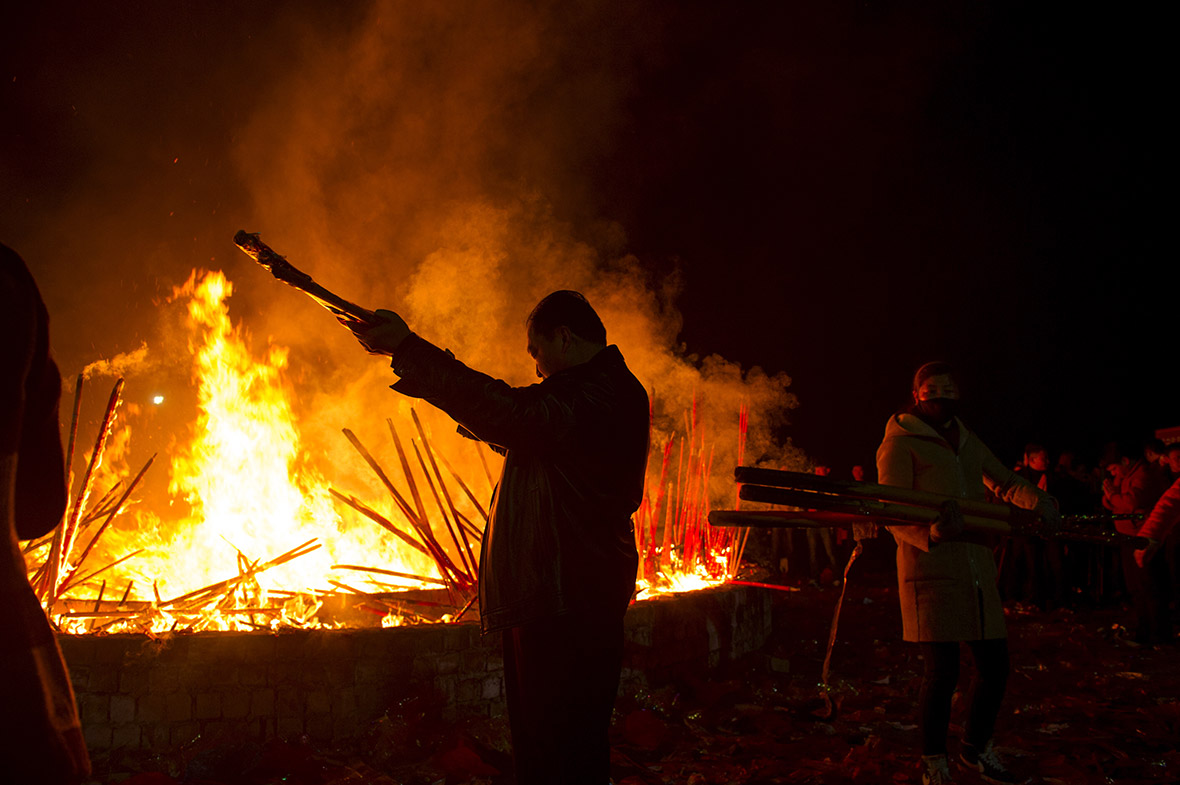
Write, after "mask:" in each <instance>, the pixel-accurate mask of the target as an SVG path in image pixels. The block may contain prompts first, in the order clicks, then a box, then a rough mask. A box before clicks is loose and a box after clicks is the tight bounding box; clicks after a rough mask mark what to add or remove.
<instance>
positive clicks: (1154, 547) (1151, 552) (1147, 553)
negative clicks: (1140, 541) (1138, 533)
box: [1135, 538, 1160, 569]
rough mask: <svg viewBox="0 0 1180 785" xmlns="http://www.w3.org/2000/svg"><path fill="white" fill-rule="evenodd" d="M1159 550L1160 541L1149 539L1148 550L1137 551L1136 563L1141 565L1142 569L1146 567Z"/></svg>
mask: <svg viewBox="0 0 1180 785" xmlns="http://www.w3.org/2000/svg"><path fill="white" fill-rule="evenodd" d="M1159 549H1160V541H1159V540H1152V539H1150V538H1149V539H1148V540H1147V547H1146V548H1140V549H1139V550H1137V551H1135V563H1136V564H1138V565H1139V567H1140V569H1142V568H1143V567H1146V566H1147V563H1148V562H1150V561H1151V557H1152V556H1155V552H1156V551H1158V550H1159Z"/></svg>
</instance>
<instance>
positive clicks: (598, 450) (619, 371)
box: [354, 291, 648, 785]
mask: <svg viewBox="0 0 1180 785" xmlns="http://www.w3.org/2000/svg"><path fill="white" fill-rule="evenodd" d="M377 315H378V317H379V318H380V319H381V322H380V323H379V324H378V325H376V326H374V327H372V328H371V329H361V328H354V332H356V333H357V337H358V339H359V340H360V341H361V343H362V344H363V345H364V346H365V347H366V348H367V349H369V351H371V352H374V353H378V354H388V355H390V356H391V357H392V367H393V370H394V373H396V374H397V375H398V376H399V377H401V379H400V381H398V382H397V384H395V385H393V389H394V390H396V391H397V392H400V393H402V394H404V395H409V396H412V397H415V398H422V399H423V400H426V401H428V402H429V403H431V404H433V405H434V406H437V407H438V408H439V409H442V410H443V411H444V412H446V413H447V414H449V415H450V416H451V417H452V418H454V419H455V420H456V421H457V422H458V423H459V424H460V425H461V426H462V427H463V428H465V429H467V431H469V432H470V433H471V434H474V435H475V436H476V437H477V438H479V439H481V440H483V441H485V442H487V443H489V444H491V445H496V446H498V447H500V448H503V449H505V450H506V455H505V460H504V468H503V470H502V472H501V475H500V481H499V483H498V484H497V486H496V491H495V496H494V498H493V500H492V510H491V515H490V517H489V519H488V525H487V530H486V532H485V533H484V538H483V544H482V549H481V554H480V570H479V605H480V614H481V619H482V625H483V629H484V632H497V631H498V632H501V634H502V637H503V645H504V674H505V686H506V693H507V698H508V719H509V724H510V726H511V729H512V746H513V755H514V758H515V760H516V781H517V783H519V785H541V783H544V784H545V785H553V784H554V783H568V785H578V784H579V783H593V785H603V784H604V783H606V782H607V781H608V779H609V776H610V773H609V769H610V746H609V742H608V740H607V730H608V729H609V726H610V718H611V710H612V707H613V705H614V699H615V694H616V693H617V691H618V685H619V674H620V670H621V668H622V656H623V615H624V613H625V612H626V610H627V605H628V603H629V602H630V599H631V595H632V594H633V593H634V590H635V574H636V568H637V567H638V563H639V558H638V554H637V553H636V549H635V536H634V533H633V530H632V524H631V515H632V513H634V512H635V510H636V509H637V508H638V506H639V502H640V500H641V498H642V495H643V482H644V475H645V471H646V464H647V448H648V398H647V392H646V391H645V390H644V388H643V385H641V384H640V383H639V381H638V380H637V379H636V378H635V377H634V376H633V375H632V374H631V371H629V370H628V369H627V365H626V363H625V362H624V361H623V355H622V354H620V353H619V350H618V348H617V347H615V346H608V345H607V343H606V329H605V328H604V327H603V325H602V321H601V320H600V319H599V318H598V314H597V313H595V312H594V309H593V308H591V307H590V303H588V302H587V301H586V298H584V297H583V296H582V295H580V294H578V293H577V292H571V291H559V292H554V293H553V294H550V295H548V296H547V297H545V298H544V299H543V300H541V302H540V303H539V304H538V305H537V307H536V308H534V309H533V312H532V313H531V314H530V315H529V317H528V320H527V322H526V333H527V337H528V352H529V354H530V355H531V356H532V358H533V360H534V361H535V362H536V368H537V376H539V377H540V378H541V379H542V381H541V382H540V383H539V384H534V385H531V386H528V387H510V386H509V385H507V384H506V383H504V382H502V381H499V380H497V379H494V378H492V377H491V376H487V375H485V374H482V373H479V372H478V371H474V370H472V369H470V368H468V367H467V366H465V365H463V364H462V363H461V362H459V361H458V360H456V359H455V358H454V357H452V356H450V355H449V354H448V353H447V352H444V351H443V350H441V349H439V348H437V347H435V346H434V345H432V344H430V343H428V342H427V341H425V340H423V339H422V338H420V337H419V336H417V335H415V334H414V333H412V332H410V330H409V328H408V327H407V326H406V323H405V322H404V321H403V320H402V319H401V317H400V316H398V315H397V314H395V313H393V312H391V311H378V312H377Z"/></svg>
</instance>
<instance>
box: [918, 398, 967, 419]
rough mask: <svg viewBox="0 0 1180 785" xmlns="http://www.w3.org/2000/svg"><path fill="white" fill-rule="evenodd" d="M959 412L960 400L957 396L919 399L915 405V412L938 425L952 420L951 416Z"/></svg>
mask: <svg viewBox="0 0 1180 785" xmlns="http://www.w3.org/2000/svg"><path fill="white" fill-rule="evenodd" d="M958 413H959V400H958V399H957V398H928V399H926V400H925V401H918V403H917V404H916V405H915V406H914V414H916V415H918V416H919V417H921V418H922V419H923V420H926V421H927V422H932V423H935V424H937V425H942V424H944V423H947V422H950V420H951V418H953V417H955V416H956V415H958Z"/></svg>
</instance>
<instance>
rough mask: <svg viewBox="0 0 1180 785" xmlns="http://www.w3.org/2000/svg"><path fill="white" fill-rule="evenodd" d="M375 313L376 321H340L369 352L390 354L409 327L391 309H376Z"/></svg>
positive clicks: (402, 339) (408, 331)
mask: <svg viewBox="0 0 1180 785" xmlns="http://www.w3.org/2000/svg"><path fill="white" fill-rule="evenodd" d="M375 315H376V316H377V321H375V322H371V323H368V324H361V323H358V322H352V321H345V320H344V319H341V320H340V323H341V324H343V325H344V326H345V327H347V328H348V329H349V330H351V331H352V334H353V335H355V336H356V339H357V340H358V341H359V342H360V344H361V346H363V347H365V350H366V351H368V352H369V354H384V355H392V354H393V352H394V350H396V349H397V347H398V345H400V344H401V342H402V341H404V340H405V339H406V336H408V335H409V334H410V328H409V326H408V325H406V322H405V320H404V319H402V318H401V317H400V316H398V315H397V314H396V313H394V312H393V311H386V310H378V311H377V312H376V314H375Z"/></svg>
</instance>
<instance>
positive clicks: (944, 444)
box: [877, 362, 1057, 785]
mask: <svg viewBox="0 0 1180 785" xmlns="http://www.w3.org/2000/svg"><path fill="white" fill-rule="evenodd" d="M912 394H913V404H912V405H911V406H910V407H909V408H908V409H906V410H904V411H901V412H898V413H897V414H894V415H893V416H892V417H890V418H889V422H888V424H887V425H886V426H885V438H884V439H883V440H882V442H881V446H880V447H879V448H878V449H877V476H878V477H879V478H880V480H879V482H880V483H881V484H882V485H892V486H896V487H898V488H909V489H913V490H918V491H929V492H933V493H940V494H946V495H950V496H957V497H961V498H963V499H968V500H977V501H983V500H985V498H986V495H987V492H988V491H991V493H993V494H994V495H995V496H997V497H999V498H1000V499H1002V500H1003V501H1006V502H1011V503H1013V504H1016V505H1018V506H1020V507H1025V508H1029V509H1033V508H1035V509H1036V510H1038V511H1039V512H1040V513H1041V515H1042V517H1043V518H1044V519H1046V520H1047V521H1048V522H1049V523H1050V524H1051V525H1055V524H1056V523H1057V510H1056V506H1055V504H1054V503H1053V501H1052V498H1051V497H1049V496H1048V494H1046V493H1044V492H1043V491H1041V490H1039V489H1038V488H1036V487H1035V486H1033V485H1031V484H1029V483H1028V482H1027V481H1025V480H1023V479H1021V478H1020V477H1018V476H1017V475H1016V474H1015V473H1014V472H1013V471H1012V470H1011V469H1009V468H1007V467H1006V466H1005V465H1004V464H1002V463H1001V462H1000V461H999V460H998V459H997V458H996V457H995V455H993V454H992V452H991V450H989V449H988V448H987V447H986V446H985V445H984V443H983V442H982V441H980V439H979V437H978V436H976V435H975V434H974V433H973V432H972V431H971V430H969V429H968V428H967V426H966V425H964V424H963V422H962V421H961V420H960V419H959V418H958V416H957V413H958V407H959V384H958V380H957V378H956V376H955V372H954V370H953V368H952V367H951V366H950V365H948V364H946V363H938V362H936V363H927V364H926V365H923V366H922V367H921V368H919V369H918V371H917V373H916V374H915V375H914V382H913V392H912ZM889 531H890V532H891V533H892V534H893V536H894V538H895V539H896V540H897V546H898V547H897V582H898V596H899V599H900V602H901V618H902V633H903V637H904V638H905V640H907V641H913V642H916V643H918V644H920V645H921V647H922V658H923V660H924V662H925V673H924V674H923V677H922V687H921V691H920V693H919V696H918V703H919V725H920V728H921V733H922V765H923V768H924V771H923V777H922V781H923V783H926V785H941V784H942V783H947V782H950V781H951V780H950V769H949V764H948V760H947V743H946V741H947V740H946V737H947V728H948V725H949V724H950V711H951V697H952V696H953V695H954V692H955V687H956V685H957V684H958V681H959V648H960V644H961V643H966V644H967V647H968V649H969V650H970V651H971V656H972V659H973V660H974V661H975V676H974V678H973V679H972V682H971V688H970V697H969V699H968V703H969V707H970V708H969V709H968V716H967V726H966V731H965V734H964V737H963V741H962V744H961V746H960V755H959V760H960V761H961V762H962V763H963V764H964V765H966V766H968V767H969V768H971V769H973V770H976V771H978V772H980V773H981V774H982V775H984V776H985V777H986V778H990V779H989V781H990V782H1000V783H1005V782H1016V779H1015V778H1014V777H1013V776H1012V775H1011V774H1010V773H1009V772H1008V771H1007V769H1006V768H1005V767H1004V765H1003V763H1002V762H1001V761H1000V759H999V758H998V756H996V754H995V753H994V752H993V751H992V733H993V731H994V729H995V723H996V718H997V716H998V714H999V710H1000V703H1001V701H1002V700H1003V697H1004V690H1005V688H1006V686H1007V682H1008V670H1009V664H1008V639H1007V630H1006V628H1005V625H1004V611H1003V608H1002V607H1001V605H1000V595H999V591H998V590H997V589H996V564H995V560H994V559H993V558H992V550H991V548H990V547H989V544H988V543H987V542H986V540H984V539H982V538H980V537H978V536H976V535H974V534H972V533H970V532H966V531H965V530H964V522H963V516H962V513H961V511H960V510H959V507H958V505H956V504H955V503H954V502H953V501H948V502H947V503H946V504H944V505H943V510H942V512H941V514H940V516H939V519H938V521H937V522H936V523H935V524H934V525H933V526H929V527H927V526H890V527H889Z"/></svg>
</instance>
